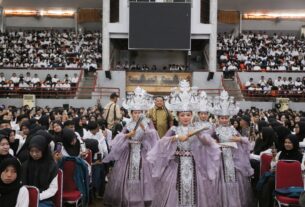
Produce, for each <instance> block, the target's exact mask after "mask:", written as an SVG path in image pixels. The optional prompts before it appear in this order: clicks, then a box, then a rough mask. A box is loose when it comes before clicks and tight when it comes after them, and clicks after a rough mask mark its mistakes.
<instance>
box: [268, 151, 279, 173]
mask: <svg viewBox="0 0 305 207" xmlns="http://www.w3.org/2000/svg"><path fill="white" fill-rule="evenodd" d="M280 155H281V152H278V153H277V154H276V156H275V160H273V159H272V161H271V163H270V169H271V170H275V167H276V164H277V162H278V161H279V157H280Z"/></svg>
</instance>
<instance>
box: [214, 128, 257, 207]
mask: <svg viewBox="0 0 305 207" xmlns="http://www.w3.org/2000/svg"><path fill="white" fill-rule="evenodd" d="M215 133H216V137H217V139H218V141H219V142H220V143H226V142H229V139H230V138H231V137H232V136H233V135H237V134H238V132H237V131H236V130H235V129H234V128H233V127H231V126H218V127H217V128H216V129H215ZM241 139H242V141H241V142H240V143H236V144H237V149H236V148H232V147H221V150H222V156H221V160H222V162H221V164H220V166H219V168H220V171H219V174H218V177H219V178H218V179H217V180H218V186H217V194H218V195H220V199H218V200H216V202H217V206H218V207H251V206H255V202H254V199H253V193H252V189H251V184H250V181H249V177H250V176H251V175H252V174H253V169H252V167H251V165H250V143H249V141H248V138H247V137H241Z"/></svg>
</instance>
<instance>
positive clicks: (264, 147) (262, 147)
mask: <svg viewBox="0 0 305 207" xmlns="http://www.w3.org/2000/svg"><path fill="white" fill-rule="evenodd" d="M275 138H276V135H275V132H274V130H273V129H272V128H270V127H263V128H262V129H261V132H260V133H259V138H258V139H256V141H255V145H254V149H253V152H252V153H251V154H250V163H251V167H252V168H253V169H254V176H253V179H252V185H253V187H254V186H256V183H257V181H258V179H259V172H260V159H261V155H262V154H265V153H267V154H271V148H272V146H273V143H274V142H275Z"/></svg>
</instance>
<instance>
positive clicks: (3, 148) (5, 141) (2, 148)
mask: <svg viewBox="0 0 305 207" xmlns="http://www.w3.org/2000/svg"><path fill="white" fill-rule="evenodd" d="M9 157H13V156H12V155H11V154H10V142H9V138H8V137H7V135H4V134H0V163H1V162H2V161H3V160H5V159H6V158H9Z"/></svg>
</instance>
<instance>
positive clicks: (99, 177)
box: [83, 121, 108, 197]
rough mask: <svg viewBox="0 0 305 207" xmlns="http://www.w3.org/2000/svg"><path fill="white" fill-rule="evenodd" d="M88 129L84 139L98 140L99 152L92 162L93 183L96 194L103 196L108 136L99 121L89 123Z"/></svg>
mask: <svg viewBox="0 0 305 207" xmlns="http://www.w3.org/2000/svg"><path fill="white" fill-rule="evenodd" d="M87 128H88V131H87V133H85V134H84V137H83V139H84V141H85V142H86V140H88V139H94V140H96V141H98V152H97V153H95V154H94V155H93V164H92V184H93V186H94V191H95V195H96V196H97V197H98V196H101V195H102V189H103V188H104V186H105V166H104V164H103V163H102V160H103V158H104V157H105V156H106V155H108V147H107V142H106V138H105V137H104V134H103V132H102V130H101V129H100V128H99V126H98V124H97V122H93V121H91V122H89V123H88V127H87Z"/></svg>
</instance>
